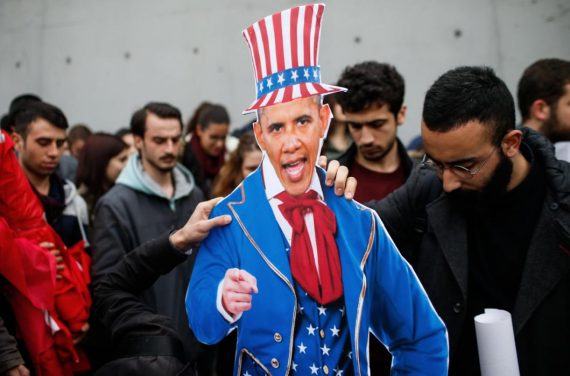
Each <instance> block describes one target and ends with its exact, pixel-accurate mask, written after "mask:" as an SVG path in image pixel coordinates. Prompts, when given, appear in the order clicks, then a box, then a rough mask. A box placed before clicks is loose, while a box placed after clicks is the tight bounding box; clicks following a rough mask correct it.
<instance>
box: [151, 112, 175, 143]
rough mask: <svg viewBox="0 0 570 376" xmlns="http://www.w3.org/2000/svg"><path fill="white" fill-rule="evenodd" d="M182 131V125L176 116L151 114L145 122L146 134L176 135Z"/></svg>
mask: <svg viewBox="0 0 570 376" xmlns="http://www.w3.org/2000/svg"><path fill="white" fill-rule="evenodd" d="M181 133H182V125H181V124H180V121H179V120H178V119H176V118H160V117H158V116H156V115H154V114H149V115H148V116H147V119H146V124H145V135H149V136H164V137H175V136H177V135H180V134H181Z"/></svg>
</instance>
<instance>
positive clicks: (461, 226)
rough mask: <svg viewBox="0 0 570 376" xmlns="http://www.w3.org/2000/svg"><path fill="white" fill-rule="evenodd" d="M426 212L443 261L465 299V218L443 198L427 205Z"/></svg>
mask: <svg viewBox="0 0 570 376" xmlns="http://www.w3.org/2000/svg"><path fill="white" fill-rule="evenodd" d="M426 211H427V214H428V216H429V223H430V224H431V226H432V227H433V231H434V233H435V236H436V238H437V241H438V242H439V245H440V246H441V249H442V251H443V254H444V256H445V259H446V260H447V263H448V264H449V267H450V268H451V271H452V273H453V275H454V277H455V279H456V280H457V283H458V284H459V287H460V288H461V292H462V293H463V298H464V299H466V298H467V282H468V277H469V273H468V269H467V267H468V263H467V262H468V254H467V232H466V228H467V224H466V223H465V218H464V217H463V216H462V215H461V214H460V213H459V212H458V211H457V210H453V208H452V206H451V205H450V203H449V201H448V200H446V199H445V198H439V199H437V200H435V201H434V202H432V203H431V204H429V205H428V206H427V207H426Z"/></svg>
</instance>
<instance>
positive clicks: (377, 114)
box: [344, 103, 394, 122]
mask: <svg viewBox="0 0 570 376" xmlns="http://www.w3.org/2000/svg"><path fill="white" fill-rule="evenodd" d="M344 116H345V118H346V120H347V121H355V122H367V121H372V120H381V119H388V118H390V117H393V116H394V115H393V114H392V113H391V112H390V106H389V105H388V104H387V103H376V104H374V105H373V106H370V107H367V108H365V109H364V110H362V111H358V112H348V111H345V112H344Z"/></svg>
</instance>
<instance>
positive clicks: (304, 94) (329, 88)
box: [242, 83, 347, 115]
mask: <svg viewBox="0 0 570 376" xmlns="http://www.w3.org/2000/svg"><path fill="white" fill-rule="evenodd" d="M312 85H313V87H314V88H315V90H317V93H316V94H311V93H310V92H309V90H308V89H307V87H306V83H302V84H297V85H291V86H288V87H286V88H285V93H284V95H283V98H282V99H281V101H279V102H276V101H275V97H276V96H277V90H275V91H274V92H272V93H268V94H265V95H264V96H262V97H261V98H259V99H258V100H256V101H254V102H253V103H252V104H251V105H250V106H249V107H248V108H246V109H245V110H244V111H243V112H242V114H244V115H245V114H249V113H251V112H254V111H257V110H259V109H260V108H265V107H269V106H274V105H276V104H280V103H287V102H291V101H292V100H298V99H303V98H308V97H312V96H313V95H328V94H333V93H338V92H344V91H347V89H346V88H344V87H340V86H334V85H328V84H314V83H313V84H312ZM294 86H299V89H300V91H301V96H300V97H298V98H295V99H292V97H293V87H294ZM268 95H273V98H269V100H268V101H267V103H266V104H265V105H263V106H262V105H261V104H262V103H263V102H264V101H265V98H266V97H267V96H268Z"/></svg>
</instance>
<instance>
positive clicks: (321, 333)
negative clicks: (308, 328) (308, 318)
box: [319, 329, 325, 338]
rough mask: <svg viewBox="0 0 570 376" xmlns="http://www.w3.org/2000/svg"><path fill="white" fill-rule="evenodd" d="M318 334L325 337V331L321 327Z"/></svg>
mask: <svg viewBox="0 0 570 376" xmlns="http://www.w3.org/2000/svg"><path fill="white" fill-rule="evenodd" d="M319 334H320V335H321V338H325V331H324V330H322V329H321V331H320V332H319Z"/></svg>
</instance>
